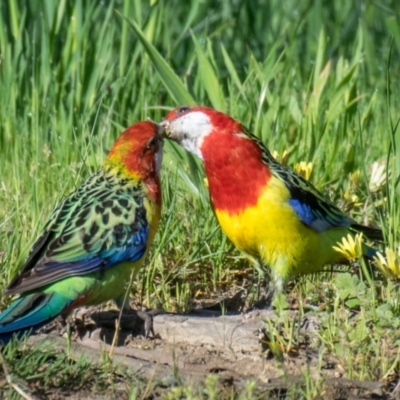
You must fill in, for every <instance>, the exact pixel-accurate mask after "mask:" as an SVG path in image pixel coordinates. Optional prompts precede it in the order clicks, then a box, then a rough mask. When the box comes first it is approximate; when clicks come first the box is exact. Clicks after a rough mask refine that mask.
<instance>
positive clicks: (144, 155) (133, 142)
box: [107, 121, 164, 179]
mask: <svg viewBox="0 0 400 400" xmlns="http://www.w3.org/2000/svg"><path fill="white" fill-rule="evenodd" d="M163 135H164V128H163V127H162V126H160V125H158V124H155V123H154V122H150V121H142V122H137V123H135V124H133V125H131V126H130V127H129V128H127V129H126V130H125V131H124V132H123V133H122V134H121V136H120V137H119V138H118V139H117V140H116V142H115V143H114V146H113V147H112V149H111V150H110V152H109V153H108V156H107V158H108V160H110V161H111V162H117V163H121V164H123V165H125V166H126V168H127V169H128V171H130V172H133V173H135V174H136V175H138V177H139V178H140V179H145V178H146V177H147V176H148V175H151V174H156V175H158V174H159V172H160V168H161V162H162V149H163Z"/></svg>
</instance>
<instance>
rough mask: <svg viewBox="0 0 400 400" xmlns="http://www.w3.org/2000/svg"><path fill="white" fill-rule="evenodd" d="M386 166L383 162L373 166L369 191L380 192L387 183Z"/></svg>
mask: <svg viewBox="0 0 400 400" xmlns="http://www.w3.org/2000/svg"><path fill="white" fill-rule="evenodd" d="M386 178H387V174H386V165H385V164H384V163H383V162H382V161H375V162H374V163H373V164H372V165H371V177H370V178H369V185H368V187H369V190H370V191H371V192H373V193H374V192H378V191H379V190H380V189H382V187H383V185H384V184H385V183H386Z"/></svg>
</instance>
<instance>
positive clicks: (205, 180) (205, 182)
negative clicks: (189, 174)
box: [203, 178, 208, 188]
mask: <svg viewBox="0 0 400 400" xmlns="http://www.w3.org/2000/svg"><path fill="white" fill-rule="evenodd" d="M203 182H204V186H205V187H206V188H208V179H207V178H204V181H203Z"/></svg>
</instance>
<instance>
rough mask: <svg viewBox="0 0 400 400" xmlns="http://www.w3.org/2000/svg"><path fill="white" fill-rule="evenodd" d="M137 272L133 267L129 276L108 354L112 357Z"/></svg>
mask: <svg viewBox="0 0 400 400" xmlns="http://www.w3.org/2000/svg"><path fill="white" fill-rule="evenodd" d="M136 272H137V271H136V269H133V270H132V272H131V276H130V278H129V284H128V287H127V288H126V292H125V295H124V300H123V303H122V307H121V309H120V310H119V315H118V320H117V321H115V333H114V337H113V340H112V343H111V348H110V351H109V352H108V356H109V357H110V358H112V355H113V352H114V347H115V346H116V345H117V343H118V337H119V329H120V326H121V317H122V313H123V309H124V307H125V303H126V301H127V300H128V298H129V292H130V290H131V288H132V284H133V278H134V277H135V275H136Z"/></svg>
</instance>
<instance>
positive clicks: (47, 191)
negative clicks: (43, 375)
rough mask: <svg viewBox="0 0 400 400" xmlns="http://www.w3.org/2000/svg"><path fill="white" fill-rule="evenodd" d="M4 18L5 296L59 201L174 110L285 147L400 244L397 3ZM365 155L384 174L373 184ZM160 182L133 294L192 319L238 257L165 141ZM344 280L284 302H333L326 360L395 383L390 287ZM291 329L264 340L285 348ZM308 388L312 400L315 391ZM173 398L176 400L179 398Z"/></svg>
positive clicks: (121, 4)
mask: <svg viewBox="0 0 400 400" xmlns="http://www.w3.org/2000/svg"><path fill="white" fill-rule="evenodd" d="M0 10H1V13H0V251H4V254H3V255H2V256H0V268H1V274H0V287H4V286H5V285H6V284H7V282H8V281H9V280H10V278H11V277H12V276H13V275H14V274H15V272H16V271H17V269H18V267H19V266H20V265H21V263H22V262H23V260H24V259H25V257H26V256H27V252H28V250H29V248H30V246H31V245H32V243H33V241H34V240H35V238H36V237H37V236H38V234H39V232H40V230H41V228H42V227H43V225H44V223H45V221H46V218H47V216H48V215H49V214H50V212H51V210H52V208H53V207H54V205H55V204H56V203H57V202H58V201H59V200H60V199H61V198H62V197H63V196H64V195H65V194H67V193H69V192H70V191H71V190H73V189H74V188H75V187H76V185H78V184H80V183H81V182H83V180H84V179H85V178H86V177H87V176H88V175H89V174H90V173H91V172H93V171H94V170H95V169H96V168H97V167H98V166H99V165H100V164H101V162H102V160H103V159H104V156H105V154H106V151H107V149H109V148H110V146H111V145H112V143H113V141H114V140H115V138H116V137H117V136H118V134H119V133H120V132H121V131H122V129H123V128H124V127H125V126H127V125H128V124H130V123H133V122H135V121H137V120H141V119H146V118H151V119H153V120H155V121H160V120H161V119H162V117H163V116H164V115H165V113H166V112H167V110H168V109H169V108H170V107H175V106H177V105H181V104H191V103H198V104H204V105H210V106H213V107H215V108H218V109H220V110H223V111H226V112H228V113H230V114H231V115H232V116H233V117H235V118H237V119H238V120H240V121H241V122H243V123H244V124H245V125H246V126H248V127H249V128H250V129H251V130H252V131H253V132H254V133H255V134H256V135H258V136H259V137H261V138H262V139H263V141H264V142H265V143H266V144H267V146H268V147H269V148H270V149H271V151H274V150H276V151H277V152H278V154H283V152H284V151H285V150H287V151H288V152H289V159H288V164H289V165H290V166H292V167H293V166H294V165H295V164H296V163H298V162H299V161H307V162H312V163H313V171H312V175H311V180H312V182H313V183H314V184H315V185H316V186H317V187H318V188H319V189H320V190H321V191H322V192H323V193H325V194H326V195H327V196H329V197H330V198H331V199H332V200H333V201H334V202H336V203H337V204H339V205H340V206H341V207H342V208H344V209H346V210H347V211H348V212H349V214H350V215H351V216H352V217H354V218H355V219H357V220H358V221H360V222H364V223H368V224H372V225H374V224H375V225H379V226H381V227H382V228H383V231H384V233H385V238H386V240H385V244H384V247H386V246H387V247H390V248H391V249H393V250H395V249H397V247H398V246H399V244H400V230H399V221H400V200H399V199H400V179H399V176H400V129H398V127H397V124H398V121H399V118H400V114H399V109H400V107H399V106H400V100H399V99H400V96H399V93H400V72H399V70H398V68H397V65H398V64H399V61H400V28H399V26H400V25H399V23H400V14H399V11H398V6H397V3H396V1H395V0H386V1H368V2H367V1H359V2H322V1H312V0H306V1H302V2H301V4H299V2H298V1H295V0H288V1H279V0H264V1H263V0H259V1H241V0H232V1H230V2H220V3H218V4H217V3H215V2H212V1H210V0H208V1H198V0H192V1H188V2H181V1H178V0H169V1H167V0H159V1H156V0H151V1H136V2H132V1H128V0H120V1H117V0H115V1H103V2H98V1H94V0H93V1H83V0H77V1H66V0H61V1H59V2H50V1H49V2H41V1H36V0H35V1H33V0H32V1H30V2H24V1H14V0H9V1H3V2H2V3H1V5H0ZM376 161H379V162H381V163H383V164H384V165H385V166H386V168H387V169H388V170H389V171H390V175H389V179H388V180H387V182H386V184H384V185H383V186H382V187H381V188H380V189H379V190H377V191H375V192H371V190H369V186H370V175H371V166H372V164H373V163H374V162H376ZM356 171H360V175H359V179H358V180H357V179H356V180H354V179H353V180H352V179H351V176H352V174H354V172H356ZM353 176H354V175H353ZM162 178H163V191H164V193H163V197H164V212H163V217H162V223H161V226H160V230H159V233H158V235H157V237H156V239H155V243H154V246H153V251H152V253H151V255H150V257H149V259H148V261H147V263H146V267H145V268H144V269H143V271H142V273H141V276H140V279H139V280H138V282H137V284H136V285H135V288H134V292H135V294H136V295H137V296H138V298H139V299H140V301H141V302H143V304H145V305H146V306H149V307H154V306H162V307H164V308H165V309H168V310H181V311H185V310H187V309H190V305H191V302H192V300H193V299H194V298H195V296H196V294H198V293H203V294H204V293H206V294H209V295H210V296H212V295H214V294H215V293H217V292H218V291H220V290H222V288H223V289H226V287H227V285H228V286H229V285H231V286H233V285H234V284H238V285H240V284H242V279H243V277H241V276H240V274H239V273H240V271H241V270H243V269H244V268H249V263H248V261H247V260H246V259H244V258H243V257H241V255H240V253H239V252H238V251H237V250H236V249H235V248H234V247H233V246H232V245H231V244H230V243H229V241H228V240H227V239H226V238H225V237H224V235H223V234H222V233H221V231H220V230H219V227H218V224H217V222H216V220H215V218H214V216H213V214H212V211H211V209H210V207H209V202H208V194H207V189H206V187H205V185H204V181H203V178H204V176H203V172H202V170H201V167H200V164H199V162H198V161H197V160H196V159H194V158H193V157H191V156H190V155H188V154H186V153H184V152H183V151H182V150H181V149H180V148H178V147H176V146H175V145H174V144H171V143H166V146H165V159H164V166H163V176H162ZM352 195H353V196H354V195H356V196H357V199H355V198H351V196H352ZM342 276H343V275H342V274H335V273H334V274H320V275H317V276H315V277H311V278H310V277H307V278H302V279H300V280H299V282H298V283H297V284H296V285H295V287H294V289H293V292H292V295H293V296H294V297H296V298H298V299H299V301H302V302H304V304H305V303H310V304H314V305H320V304H324V305H326V307H327V309H329V310H330V313H329V314H327V316H326V321H323V324H322V326H321V328H320V332H319V335H320V342H318V343H319V346H321V351H322V350H323V351H327V352H330V353H332V354H334V355H336V356H338V357H342V359H343V368H344V371H345V374H346V375H347V376H348V377H351V378H357V379H382V378H383V377H385V376H387V375H388V374H391V373H393V374H395V375H396V376H398V373H399V363H398V355H397V353H396V352H393V351H387V352H385V351H384V349H388V348H390V349H391V348H392V347H393V346H394V345H395V343H396V340H397V337H396V334H395V332H394V330H393V329H395V330H396V329H398V326H399V324H400V323H399V315H400V314H399V295H398V288H397V286H396V284H395V283H392V282H387V281H386V280H385V279H384V278H383V277H382V275H380V273H379V272H378V271H377V270H373V272H372V279H373V281H372V283H371V281H370V280H368V279H366V278H365V275H363V274H359V275H353V278H352V279H343V278H342ZM246 277H247V278H249V275H248V274H247V275H246ZM250 277H251V275H250ZM354 277H355V278H356V280H354V279H355V278H354ZM256 280H257V277H256V272H254V281H256ZM349 282H350V283H349ZM371 299H374V300H371ZM6 303H7V299H3V300H2V303H1V305H2V306H4V305H5V304H6ZM302 304H303V303H302ZM352 312H355V313H356V314H357V317H356V318H350V317H349V315H350V314H351V315H352ZM343 315H344V316H343ZM339 316H341V317H339ZM280 318H284V317H282V316H280ZM286 318H287V317H286ZM282 323H283V322H282ZM286 323H287V320H286ZM355 328H357V329H359V331H357V332H361V334H360V336H359V337H358V336H354V337H352V336H351V335H352V332H353V331H354V329H355ZM289 331H290V330H289ZM285 332H286V333H285ZM287 332H288V331H287V330H284V333H279V332H278V331H276V332H274V333H273V334H274V335H281V334H282V335H283V337H284V341H286V339H285V335H288V333H287ZM346 335H350V336H346ZM360 337H362V338H367V337H368V341H365V340H361V339H359V338H360ZM348 343H353V344H354V345H352V346H348ZM382 343H387V346H386V347H385V346H383V345H382ZM366 349H368V352H369V353H368V360H369V361H368V363H362V362H359V361H358V360H359V358H358V355H359V354H361V353H362V352H363V351H366ZM60 373H61V372H60ZM21 377H22V378H24V376H21ZM44 384H46V383H44ZM207 384H209V385H211V383H210V382H208V383H207ZM310 385H311V386H308V389H307V390H308V392H307V396H308V397H312V395H313V393H314V392H313V391H315V390H317V389H316V388H317V387H318V384H317V383H315V385H316V386H315V387H313V386H312V382H311V383H310ZM250 389H251V388H249V393H250V392H251V390H250ZM176 390H177V392H176V393H175V394H171V396H172V397H171V398H176V397H179V396H184V394H182V393H183V392H182V393H181V394H179V393H178V392H179V390H181V391H182V390H184V389H182V388H181V389H176ZM185 390H186V389H185ZM188 390H189V389H188ZM209 390H211V389H209ZM171 393H172V392H171ZM186 395H187V393H186ZM197 395H198V396H200V398H202V397H201V396H203V395H202V394H197ZM197 395H196V396H197ZM173 396H175V397H173ZM193 396H195V395H193ZM293 396H294V398H295V396H296V395H295V394H294V395H293ZM211 397H212V396H211V395H209V398H211ZM217 397H218V396H217ZM214 398H216V397H214ZM243 398H244V397H243ZM249 398H251V395H250V394H249Z"/></svg>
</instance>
